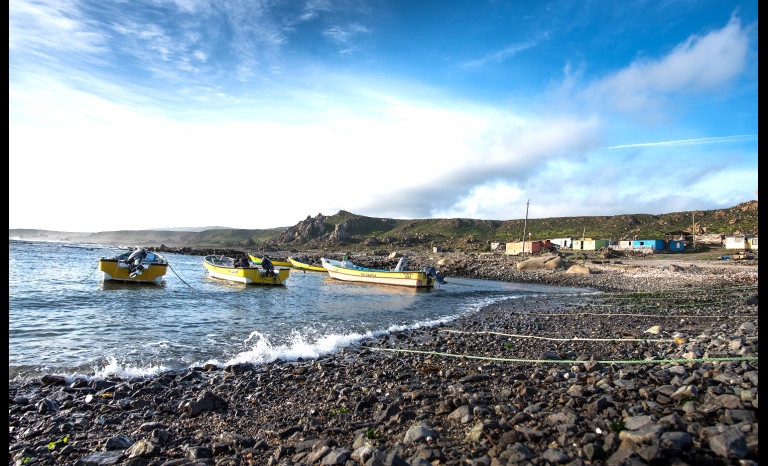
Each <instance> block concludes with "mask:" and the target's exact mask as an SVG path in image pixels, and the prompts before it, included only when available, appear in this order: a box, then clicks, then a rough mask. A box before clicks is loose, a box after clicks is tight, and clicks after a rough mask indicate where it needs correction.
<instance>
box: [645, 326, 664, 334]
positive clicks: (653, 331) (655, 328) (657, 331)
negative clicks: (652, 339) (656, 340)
mask: <svg viewBox="0 0 768 466" xmlns="http://www.w3.org/2000/svg"><path fill="white" fill-rule="evenodd" d="M661 330H662V329H661V326H660V325H654V326H653V327H650V328H648V329H647V330H646V331H645V333H650V334H651V335H658V334H660V333H661Z"/></svg>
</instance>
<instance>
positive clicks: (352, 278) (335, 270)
mask: <svg viewBox="0 0 768 466" xmlns="http://www.w3.org/2000/svg"><path fill="white" fill-rule="evenodd" d="M336 262H337V261H328V260H323V267H324V268H325V269H326V270H327V271H328V275H329V276H330V277H331V278H335V279H336V280H343V281H348V282H363V283H378V284H381V285H396V286H406V287H410V288H431V287H433V286H434V284H435V280H434V278H432V277H430V276H428V275H427V274H426V272H424V271H405V272H390V271H387V270H376V269H365V268H346V267H341V266H340V265H339V264H337V263H336Z"/></svg>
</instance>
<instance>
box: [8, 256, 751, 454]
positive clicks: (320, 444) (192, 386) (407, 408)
mask: <svg viewBox="0 0 768 466" xmlns="http://www.w3.org/2000/svg"><path fill="white" fill-rule="evenodd" d="M675 259H676V258H675ZM418 260H420V259H415V260H414V262H413V263H414V265H418ZM425 260H426V259H425ZM503 260H506V259H503ZM621 262H623V263H620V264H616V263H615V262H614V261H605V262H603V263H600V264H589V265H590V267H592V268H593V272H594V273H592V274H589V275H584V276H576V275H570V274H566V273H565V272H563V271H557V272H550V271H543V272H527V273H522V272H521V273H520V276H521V277H520V279H518V280H514V281H525V282H527V283H541V284H553V283H552V282H559V284H560V285H563V286H574V287H583V288H592V289H598V290H602V291H604V293H600V294H596V295H586V296H579V297H573V296H562V295H561V296H552V297H531V298H521V299H509V300H503V301H501V302H497V303H495V304H491V305H489V306H486V307H484V308H483V309H481V310H479V311H477V312H475V313H473V314H471V315H467V316H463V317H459V318H457V319H454V320H452V321H450V322H448V323H443V324H438V325H435V326H431V327H423V328H418V329H411V330H403V331H398V332H393V333H389V334H385V335H382V336H379V337H376V338H368V339H365V340H363V341H361V343H360V344H356V345H351V346H349V347H347V348H344V349H341V350H340V351H337V352H335V353H332V354H328V355H324V356H320V357H319V358H316V359H312V360H297V361H290V362H286V361H274V362H272V363H268V364H264V365H259V366H253V365H248V364H244V365H235V366H229V367H226V368H219V367H213V366H205V367H200V368H193V369H188V370H185V371H180V372H171V373H163V374H158V375H156V376H153V377H151V378H147V379H131V380H119V379H107V380H98V381H96V380H94V381H85V380H75V381H71V382H68V381H66V380H63V379H62V378H59V377H55V376H46V377H42V378H41V379H40V380H36V381H33V382H30V383H25V384H22V385H18V384H14V383H13V382H9V400H10V401H9V463H15V464H21V463H22V462H23V461H24V459H25V458H34V460H28V461H27V462H26V464H33V463H34V462H35V461H36V462H37V463H39V464H133V465H148V464H156V465H161V464H169V465H170V464H340V465H349V466H351V465H353V464H374V465H375V464H410V465H416V464H418V465H420V466H421V465H427V464H477V465H483V464H488V465H490V464H495V465H502V464H515V463H518V462H523V463H525V462H529V463H531V464H548V463H559V464H566V463H571V464H628V463H633V462H634V463H636V464H642V463H652V462H667V463H668V462H674V461H677V462H685V463H689V464H690V463H694V462H701V461H704V462H706V463H707V464H730V463H732V462H734V461H737V460H741V461H742V463H744V462H746V463H747V464H750V463H754V464H756V462H757V461H758V458H757V432H758V415H757V407H758V401H757V400H758V397H757V367H758V364H757V359H752V358H756V357H757V343H758V338H757V335H758V318H757V312H758V308H757V303H756V301H757V299H756V295H757V268H756V267H754V268H753V270H752V269H750V268H746V269H744V270H742V268H738V269H736V268H727V267H726V268H722V267H719V264H718V267H704V266H703V264H699V265H698V266H696V265H695V264H694V265H686V264H684V266H683V267H681V269H682V270H670V269H669V268H668V266H661V265H660V264H655V266H649V265H647V264H646V265H642V264H640V262H645V260H643V261H629V260H627V259H624V258H622V260H621ZM475 266H476V267H475ZM470 267H475V268H474V272H473V273H482V271H483V268H484V265H483V264H482V263H480V265H477V263H475V264H472V265H470ZM489 267H490V266H489ZM493 267H495V268H496V269H498V268H499V264H498V263H497V264H495V265H493ZM510 269H511V268H510ZM465 270H468V268H466V267H465ZM502 270H504V269H502ZM478 271H479V272H478ZM504 273H507V274H509V275H510V276H511V275H514V274H515V273H516V272H515V271H513V270H504ZM569 275H570V276H569ZM450 276H451V275H449V277H450ZM471 278H477V277H471ZM510 281H513V280H510ZM753 295H754V296H755V297H754V299H752V296H753ZM753 301H754V303H753ZM605 314H610V315H605ZM654 327H658V328H655V329H654ZM652 329H654V333H646V332H647V331H649V330H652ZM492 332H495V333H492ZM511 335H515V336H511ZM542 337H548V338H553V339H542ZM588 339H589V340H588ZM655 340H664V341H655ZM416 351H423V352H416ZM455 355H468V356H473V357H474V358H468V357H465V358H459V357H455ZM476 358H487V359H476ZM721 358H731V359H732V360H722V359H721ZM510 360H514V362H513V361H510ZM520 360H523V361H520ZM629 360H647V362H643V363H620V362H614V363H612V364H611V363H608V361H629ZM533 361H539V362H533ZM564 361H567V362H564ZM598 361H603V362H598ZM664 361H670V362H664ZM64 439H66V441H65V440H64ZM51 445H52V446H51ZM49 446H50V448H49ZM30 461H32V462H30ZM638 462H639V463H638Z"/></svg>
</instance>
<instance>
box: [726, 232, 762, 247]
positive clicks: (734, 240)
mask: <svg viewBox="0 0 768 466" xmlns="http://www.w3.org/2000/svg"><path fill="white" fill-rule="evenodd" d="M724 246H725V248H726V249H745V250H746V249H757V235H733V236H726V237H725V244H724Z"/></svg>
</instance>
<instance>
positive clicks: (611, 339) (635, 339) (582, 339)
mask: <svg viewBox="0 0 768 466" xmlns="http://www.w3.org/2000/svg"><path fill="white" fill-rule="evenodd" d="M440 331H441V332H448V333H459V334H463V335H472V334H485V335H498V336H502V337H512V338H533V339H536V340H551V341H616V342H621V341H648V342H654V343H669V342H673V341H675V340H674V339H672V338H657V339H653V338H580V337H573V338H556V337H541V336H537V335H518V334H514V333H501V332H491V331H482V332H463V331H461V330H448V329H445V330H440Z"/></svg>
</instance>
